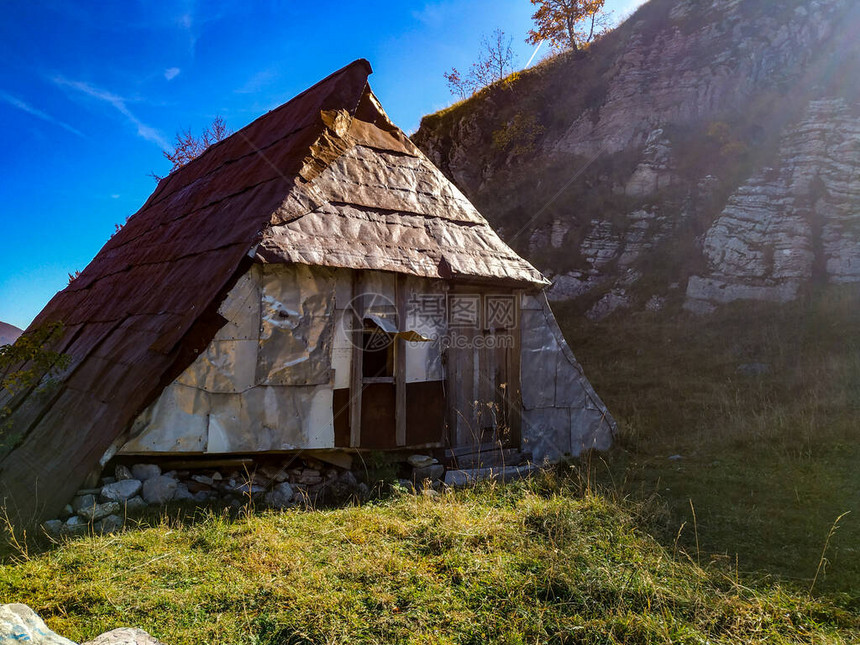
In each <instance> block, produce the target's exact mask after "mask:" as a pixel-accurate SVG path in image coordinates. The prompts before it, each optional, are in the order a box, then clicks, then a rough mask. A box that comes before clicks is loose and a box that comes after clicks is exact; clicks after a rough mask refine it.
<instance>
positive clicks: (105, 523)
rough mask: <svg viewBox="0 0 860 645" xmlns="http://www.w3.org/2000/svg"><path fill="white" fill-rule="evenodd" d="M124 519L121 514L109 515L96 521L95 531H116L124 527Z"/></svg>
mask: <svg viewBox="0 0 860 645" xmlns="http://www.w3.org/2000/svg"><path fill="white" fill-rule="evenodd" d="M122 525H123V521H122V518H121V517H120V516H119V515H108V516H107V517H105V518H103V519H102V520H100V521H98V522H96V523H95V525H94V526H93V531H95V532H96V533H115V532H116V531H119V530H120V529H121V528H122Z"/></svg>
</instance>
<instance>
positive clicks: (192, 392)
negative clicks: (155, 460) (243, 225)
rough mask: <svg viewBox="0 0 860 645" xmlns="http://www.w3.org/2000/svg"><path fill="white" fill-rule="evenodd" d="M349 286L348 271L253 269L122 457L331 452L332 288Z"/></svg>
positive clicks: (139, 422) (138, 424)
mask: <svg viewBox="0 0 860 645" xmlns="http://www.w3.org/2000/svg"><path fill="white" fill-rule="evenodd" d="M350 279H351V277H350V275H349V271H346V270H337V269H328V268H324V267H309V266H306V265H300V264H295V265H285V264H266V265H261V264H256V265H254V266H253V267H252V268H251V269H250V270H249V271H248V272H247V273H246V274H245V275H243V276H242V277H241V278H240V279H239V281H238V282H237V283H236V285H235V286H234V287H233V289H232V290H231V291H230V293H229V294H228V295H227V297H226V298H225V300H224V302H223V303H222V304H221V307H220V308H219V310H218V313H219V314H221V315H222V316H224V318H226V319H227V321H228V323H227V324H226V325H225V326H224V327H222V328H221V329H220V330H219V331H218V333H217V334H216V335H215V338H214V339H213V340H212V342H211V343H210V344H209V346H208V347H207V348H206V350H205V351H204V352H203V353H202V354H201V355H200V356H199V357H198V358H197V360H196V361H194V363H192V365H191V366H189V367H188V369H186V370H185V371H184V372H183V373H182V374H181V375H180V376H179V378H177V379H176V380H175V381H174V382H173V383H172V384H170V385H169V386H168V387H167V388H165V390H164V391H163V392H162V394H161V396H160V397H159V398H158V400H157V401H155V403H153V404H152V405H151V406H149V408H147V409H146V410H145V411H144V412H143V414H141V415H140V416H139V417H138V418H137V419H136V420H135V422H134V424H133V425H132V429H131V433H130V436H131V439H130V440H129V441H128V442H127V443H126V444H125V446H124V447H123V448H122V449H121V452H124V453H159V452H202V453H231V452H256V451H270V450H292V449H297V448H330V447H332V446H333V445H334V428H333V423H332V412H331V409H332V347H333V342H334V338H335V326H336V323H337V318H336V316H334V315H333V313H334V310H335V295H336V291H337V286H338V283H344V282H345V283H346V284H347V285H349V283H350V282H349V281H350ZM348 368H349V366H348V363H347V365H346V367H345V369H346V370H347V371H348Z"/></svg>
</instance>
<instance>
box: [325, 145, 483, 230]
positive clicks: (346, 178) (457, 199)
mask: <svg viewBox="0 0 860 645" xmlns="http://www.w3.org/2000/svg"><path fill="white" fill-rule="evenodd" d="M355 177H361V179H362V181H361V183H358V182H357V181H356V180H355V179H354V178H355ZM313 185H314V187H315V188H316V189H317V190H318V191H319V193H320V194H321V195H323V196H324V197H325V198H326V199H328V200H329V201H332V202H343V203H352V204H357V205H361V206H369V207H373V208H385V209H387V210H391V211H400V212H411V213H418V214H421V215H431V216H439V215H444V217H445V218H446V219H449V220H457V221H463V222H469V223H475V224H480V223H484V219H483V218H482V217H481V215H480V214H479V213H478V211H477V210H476V209H475V207H474V206H472V204H470V203H469V202H468V201H467V200H466V198H465V197H463V195H462V193H460V192H459V191H458V190H456V188H455V187H454V186H453V184H451V183H450V182H448V180H447V179H446V178H445V176H444V175H443V174H442V173H441V172H439V170H438V169H436V168H435V167H434V166H433V165H432V164H430V162H429V161H427V160H426V159H424V158H423V157H419V156H414V157H413V156H405V155H402V154H392V153H388V152H383V151H380V150H371V149H370V148H366V147H364V146H355V147H353V148H352V149H351V150H349V151H348V152H347V153H346V154H344V155H343V156H341V157H340V159H338V160H337V161H336V162H335V163H334V164H332V165H331V166H329V167H328V168H327V169H326V171H325V172H323V173H322V174H321V175H320V176H319V177H317V178H316V179H315V180H314V182H313Z"/></svg>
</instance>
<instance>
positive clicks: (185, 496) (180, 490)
mask: <svg viewBox="0 0 860 645" xmlns="http://www.w3.org/2000/svg"><path fill="white" fill-rule="evenodd" d="M189 499H194V495H192V494H191V491H189V490H188V486H186V485H185V484H183V483H181V482H180V483H179V484H178V485H177V486H176V491H174V493H173V501H174V502H184V501H187V500H189Z"/></svg>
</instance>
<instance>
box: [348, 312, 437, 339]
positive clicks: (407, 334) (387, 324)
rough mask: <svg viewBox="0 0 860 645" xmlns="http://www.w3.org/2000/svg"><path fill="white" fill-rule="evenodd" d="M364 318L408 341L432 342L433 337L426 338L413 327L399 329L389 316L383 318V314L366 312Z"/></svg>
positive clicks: (386, 331) (392, 335) (393, 336)
mask: <svg viewBox="0 0 860 645" xmlns="http://www.w3.org/2000/svg"><path fill="white" fill-rule="evenodd" d="M364 320H365V321H367V320H369V321H370V322H372V323H373V324H374V325H376V326H377V327H379V328H380V329H381V330H382V331H384V332H385V333H386V334H389V335H391V337H392V338H402V339H403V340H405V341H406V342H408V343H429V342H432V339H431V338H426V337H424V336H422V335H421V334H419V333H418V332H417V331H415V330H412V329H404V330H399V329H397V325H395V324H394V323H393V322H392V321H391V320H388V319H387V318H383V317H382V316H378V315H376V314H365V316H364Z"/></svg>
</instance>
